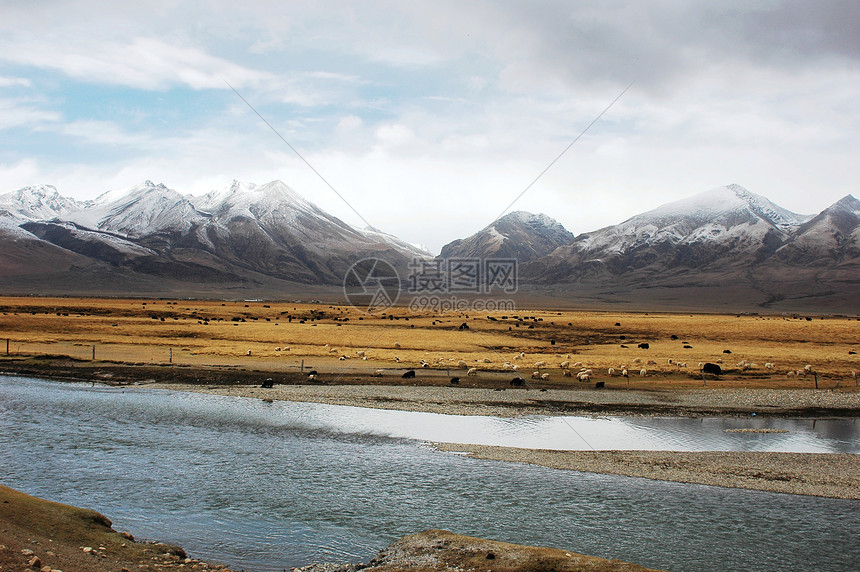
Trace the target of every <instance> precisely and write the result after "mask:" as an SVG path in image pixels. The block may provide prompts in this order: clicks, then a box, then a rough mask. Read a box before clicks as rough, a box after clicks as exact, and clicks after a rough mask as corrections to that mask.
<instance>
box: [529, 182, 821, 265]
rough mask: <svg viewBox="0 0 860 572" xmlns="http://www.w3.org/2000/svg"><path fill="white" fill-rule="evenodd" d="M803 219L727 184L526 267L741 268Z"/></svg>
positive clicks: (768, 252)
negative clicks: (716, 265) (717, 266)
mask: <svg viewBox="0 0 860 572" xmlns="http://www.w3.org/2000/svg"><path fill="white" fill-rule="evenodd" d="M810 218H811V217H809V216H804V215H798V214H796V213H793V212H791V211H788V210H786V209H784V208H782V207H780V206H778V205H776V204H774V203H772V202H771V201H769V200H768V199H766V198H765V197H762V196H760V195H756V194H754V193H751V192H749V191H748V190H746V189H744V188H743V187H741V186H739V185H728V186H725V187H719V188H716V189H712V190H710V191H706V192H704V193H700V194H697V195H694V196H692V197H689V198H686V199H682V200H680V201H676V202H672V203H668V204H665V205H662V206H660V207H657V208H656V209H653V210H651V211H648V212H645V213H642V214H640V215H636V216H634V217H632V218H630V219H628V220H626V221H624V222H622V223H620V224H617V225H615V226H610V227H606V228H602V229H600V230H596V231H594V232H589V233H585V234H581V235H579V236H578V237H577V239H576V240H575V241H574V242H573V243H572V244H570V245H569V246H566V247H561V248H559V249H558V250H556V251H555V252H553V253H552V254H551V255H550V256H548V257H547V258H546V259H545V260H543V261H541V264H539V265H535V266H534V267H533V268H531V269H530V272H531V273H532V274H533V275H534V276H536V277H540V278H542V279H550V280H567V279H571V278H574V279H575V278H581V277H584V276H595V275H623V274H626V273H631V272H635V271H637V270H651V271H659V272H662V273H666V272H673V271H674V270H675V269H679V268H680V269H684V268H686V269H698V268H709V267H711V266H712V265H715V264H719V265H720V266H721V268H722V269H723V270H727V269H729V268H735V267H744V266H748V265H749V264H752V263H755V262H759V261H761V260H764V259H767V258H769V257H770V256H772V255H773V254H774V252H776V250H777V249H778V248H779V247H780V246H782V245H783V244H785V242H786V241H788V240H789V239H790V238H791V237H792V236H793V235H794V233H796V232H797V230H798V229H799V228H800V227H801V226H802V225H803V224H804V223H805V222H806V221H808V220H809V219H810Z"/></svg>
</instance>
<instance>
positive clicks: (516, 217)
mask: <svg viewBox="0 0 860 572" xmlns="http://www.w3.org/2000/svg"><path fill="white" fill-rule="evenodd" d="M573 239H574V237H573V234H572V233H570V232H568V231H567V230H566V229H565V228H564V227H563V226H562V225H561V224H559V223H558V222H557V221H556V220H554V219H553V218H551V217H549V216H547V215H545V214H532V213H527V212H524V211H515V212H512V213H509V214H507V215H505V216H503V217H501V218H499V219H498V220H496V221H493V222H492V223H490V224H489V225H487V226H486V227H484V228H483V229H481V230H480V231H478V232H476V233H475V234H473V235H472V236H469V237H467V238H464V239H460V240H455V241H453V242H450V243H448V244H446V245H445V246H443V247H442V253H441V254H440V257H441V258H516V259H517V260H518V261H519V262H526V261H529V260H533V259H535V258H539V257H541V256H544V255H546V254H549V253H550V252H552V251H553V250H555V249H556V248H558V247H559V246H563V245H566V244H570V243H571V242H572V241H573Z"/></svg>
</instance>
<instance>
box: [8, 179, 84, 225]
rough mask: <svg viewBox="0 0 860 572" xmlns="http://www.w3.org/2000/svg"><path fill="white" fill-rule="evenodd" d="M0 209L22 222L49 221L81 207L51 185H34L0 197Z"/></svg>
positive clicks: (65, 216) (64, 216) (65, 215)
mask: <svg viewBox="0 0 860 572" xmlns="http://www.w3.org/2000/svg"><path fill="white" fill-rule="evenodd" d="M0 209H3V210H5V211H7V212H8V213H9V214H10V215H12V216H15V217H18V218H20V219H22V220H51V219H53V218H61V219H63V218H67V217H68V216H71V215H73V214H75V213H77V212H80V210H81V205H80V204H79V203H78V202H77V201H75V200H74V199H70V198H66V197H64V196H62V195H60V193H59V192H57V189H55V188H54V187H53V186H51V185H36V186H32V187H24V188H22V189H18V190H17V191H12V192H11V193H6V194H3V195H0Z"/></svg>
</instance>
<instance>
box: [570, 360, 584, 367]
mask: <svg viewBox="0 0 860 572" xmlns="http://www.w3.org/2000/svg"><path fill="white" fill-rule="evenodd" d="M571 367H582V362H581V361H578V362H576V363H575V364H573V365H572V366H571Z"/></svg>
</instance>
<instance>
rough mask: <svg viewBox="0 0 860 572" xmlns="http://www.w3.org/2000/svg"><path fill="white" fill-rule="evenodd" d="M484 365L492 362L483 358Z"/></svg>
mask: <svg viewBox="0 0 860 572" xmlns="http://www.w3.org/2000/svg"><path fill="white" fill-rule="evenodd" d="M484 363H493V362H491V361H490V360H489V359H487V358H484Z"/></svg>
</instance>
